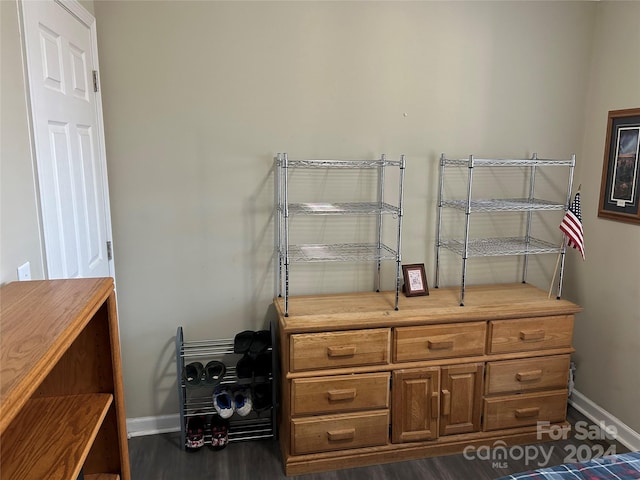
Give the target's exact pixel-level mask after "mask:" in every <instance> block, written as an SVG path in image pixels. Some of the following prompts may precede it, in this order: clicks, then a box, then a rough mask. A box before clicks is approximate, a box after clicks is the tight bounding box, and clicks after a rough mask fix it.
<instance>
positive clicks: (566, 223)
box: [560, 191, 584, 260]
mask: <svg viewBox="0 0 640 480" xmlns="http://www.w3.org/2000/svg"><path fill="white" fill-rule="evenodd" d="M560 230H562V233H564V234H565V236H566V237H567V245H568V246H569V247H572V248H577V249H578V250H580V255H582V260H584V232H583V231H582V213H581V211H580V192H579V191H578V192H577V193H576V195H575V197H574V198H573V203H572V204H571V205H570V206H569V210H567V212H566V213H565V214H564V218H563V219H562V222H560Z"/></svg>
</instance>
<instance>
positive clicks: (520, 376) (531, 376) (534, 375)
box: [516, 369, 542, 382]
mask: <svg viewBox="0 0 640 480" xmlns="http://www.w3.org/2000/svg"><path fill="white" fill-rule="evenodd" d="M541 378H542V370H540V369H538V370H529V371H527V372H518V373H516V380H518V381H519V382H533V381H535V380H540V379H541Z"/></svg>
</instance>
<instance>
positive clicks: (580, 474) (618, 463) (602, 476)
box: [498, 452, 640, 480]
mask: <svg viewBox="0 0 640 480" xmlns="http://www.w3.org/2000/svg"><path fill="white" fill-rule="evenodd" d="M525 479H526V480H565V479H570V480H614V479H615V480H632V479H640V452H631V453H621V454H618V455H610V456H607V457H601V458H594V459H593V460H590V461H588V462H581V463H565V464H562V465H557V466H555V467H548V468H540V469H537V470H532V471H530V472H523V473H516V474H514V475H509V476H506V477H502V478H499V479H498V480H525Z"/></svg>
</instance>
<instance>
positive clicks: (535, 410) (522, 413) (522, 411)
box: [516, 407, 540, 418]
mask: <svg viewBox="0 0 640 480" xmlns="http://www.w3.org/2000/svg"><path fill="white" fill-rule="evenodd" d="M539 413H540V408H539V407H531V408H516V418H531V417H537V416H538V414H539Z"/></svg>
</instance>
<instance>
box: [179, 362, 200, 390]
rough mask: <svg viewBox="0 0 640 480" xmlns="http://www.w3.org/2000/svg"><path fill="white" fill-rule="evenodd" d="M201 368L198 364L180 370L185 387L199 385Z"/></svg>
mask: <svg viewBox="0 0 640 480" xmlns="http://www.w3.org/2000/svg"><path fill="white" fill-rule="evenodd" d="M203 370H204V368H203V366H202V364H201V363H200V362H193V363H189V364H188V365H187V366H185V367H184V368H183V369H182V378H183V379H184V382H185V383H186V384H187V385H199V384H200V381H201V380H202V374H203Z"/></svg>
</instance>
